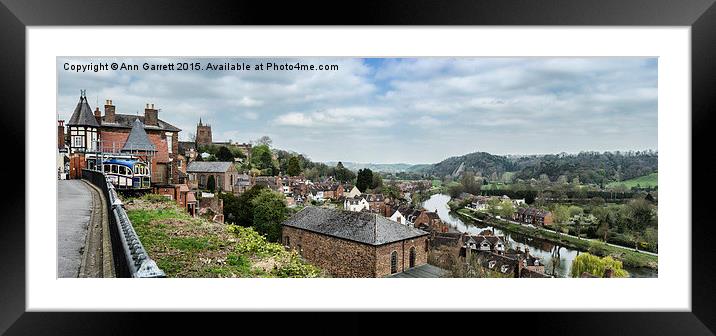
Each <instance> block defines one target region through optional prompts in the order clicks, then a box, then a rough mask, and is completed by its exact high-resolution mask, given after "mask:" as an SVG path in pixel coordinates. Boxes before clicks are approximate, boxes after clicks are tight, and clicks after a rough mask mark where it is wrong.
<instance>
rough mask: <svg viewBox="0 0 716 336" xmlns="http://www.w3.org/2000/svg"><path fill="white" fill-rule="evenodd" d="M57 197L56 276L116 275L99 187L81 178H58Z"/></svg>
mask: <svg viewBox="0 0 716 336" xmlns="http://www.w3.org/2000/svg"><path fill="white" fill-rule="evenodd" d="M57 199H58V201H57V207H58V209H57V213H58V214H57V276H58V277H59V278H78V277H80V278H84V277H93V278H97V277H109V276H113V272H112V267H113V266H112V263H111V251H110V249H111V246H110V245H108V243H109V237H108V236H107V235H108V234H109V231H108V229H105V228H106V227H107V224H108V222H107V211H106V208H105V207H104V203H103V202H104V199H103V198H102V196H101V195H100V193H99V192H98V190H97V189H95V188H94V187H92V186H90V185H89V184H88V183H87V182H84V181H82V180H58V181H57ZM105 256H107V257H105Z"/></svg>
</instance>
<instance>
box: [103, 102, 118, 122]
mask: <svg viewBox="0 0 716 336" xmlns="http://www.w3.org/2000/svg"><path fill="white" fill-rule="evenodd" d="M104 121H106V122H108V123H114V122H115V118H114V105H112V100H111V99H107V100H105V101H104Z"/></svg>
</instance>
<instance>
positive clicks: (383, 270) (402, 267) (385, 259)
mask: <svg viewBox="0 0 716 336" xmlns="http://www.w3.org/2000/svg"><path fill="white" fill-rule="evenodd" d="M426 242H427V236H422V237H418V238H414V239H407V240H403V241H398V242H394V243H390V244H385V245H381V246H378V247H377V248H376V267H375V268H376V276H377V277H384V276H386V275H390V274H391V272H390V254H391V253H392V252H393V251H395V252H397V253H398V265H397V266H398V267H397V268H398V269H397V271H398V272H403V271H407V270H408V269H409V268H410V248H411V247H414V248H415V266H420V265H423V264H426V263H427V262H428V252H427V251H426V249H425V246H426V245H425V244H426Z"/></svg>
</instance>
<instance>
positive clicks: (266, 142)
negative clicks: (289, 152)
mask: <svg viewBox="0 0 716 336" xmlns="http://www.w3.org/2000/svg"><path fill="white" fill-rule="evenodd" d="M271 143H273V140H271V138H270V137H268V136H267V135H264V136H262V137H260V138H258V139H256V144H257V145H263V146H267V147H271Z"/></svg>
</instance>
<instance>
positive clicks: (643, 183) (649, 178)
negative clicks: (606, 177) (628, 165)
mask: <svg viewBox="0 0 716 336" xmlns="http://www.w3.org/2000/svg"><path fill="white" fill-rule="evenodd" d="M620 184H623V185H624V186H626V187H627V189H631V188H633V187H637V186H638V187H640V188H647V187H651V188H656V187H658V186H659V173H651V174H649V175H644V176H639V177H636V178H633V179H629V180H625V181H621V182H611V183H609V184H607V188H614V187H617V186H619V185H620Z"/></svg>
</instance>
